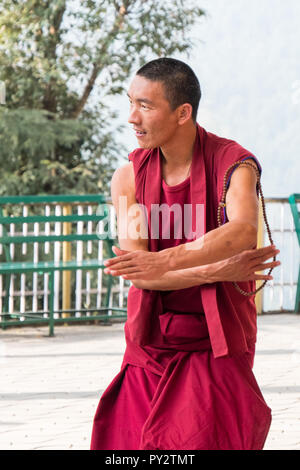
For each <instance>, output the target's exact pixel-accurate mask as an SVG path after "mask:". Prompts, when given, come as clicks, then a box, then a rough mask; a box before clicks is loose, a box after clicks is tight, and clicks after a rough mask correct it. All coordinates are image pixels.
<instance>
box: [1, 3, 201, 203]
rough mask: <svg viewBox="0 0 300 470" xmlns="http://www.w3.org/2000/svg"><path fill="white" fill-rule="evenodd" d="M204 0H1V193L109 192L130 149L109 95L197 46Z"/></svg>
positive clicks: (116, 92) (116, 93)
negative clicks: (160, 61)
mask: <svg viewBox="0 0 300 470" xmlns="http://www.w3.org/2000/svg"><path fill="white" fill-rule="evenodd" d="M203 14H204V12H203V10H202V9H200V8H199V7H198V6H197V0H185V1H182V0H172V1H170V0H81V1H78V0H2V2H1V5H0V80H2V81H4V82H5V84H6V106H5V107H3V106H2V107H0V162H1V168H2V171H1V174H0V183H1V184H0V194H36V193H41V192H47V193H54V194H55V193H65V192H68V193H72V192H73V193H84V192H99V191H100V192H103V191H106V190H107V188H108V183H109V181H110V178H111V174H112V171H113V169H114V167H115V165H116V161H117V159H118V157H119V156H120V154H121V153H122V152H124V151H125V149H122V148H120V145H119V144H118V145H117V142H116V137H115V134H116V131H117V132H119V131H121V130H122V128H121V126H118V127H117V128H116V117H117V113H116V111H114V110H113V109H111V107H110V106H109V98H110V97H112V96H115V95H118V94H120V93H122V92H123V91H124V83H125V81H126V79H127V78H128V76H130V74H131V73H132V72H133V70H134V69H136V68H137V67H138V66H140V65H141V64H142V63H144V62H145V61H146V60H147V58H148V57H149V56H152V57H153V56H154V57H160V56H172V55H173V54H175V53H177V52H179V53H181V52H185V51H189V49H190V48H191V46H192V41H191V39H190V38H189V33H190V31H191V27H192V26H193V25H194V24H195V22H196V21H197V20H198V18H199V17H200V16H202V15H203Z"/></svg>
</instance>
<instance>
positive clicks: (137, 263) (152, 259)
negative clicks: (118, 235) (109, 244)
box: [104, 246, 168, 280]
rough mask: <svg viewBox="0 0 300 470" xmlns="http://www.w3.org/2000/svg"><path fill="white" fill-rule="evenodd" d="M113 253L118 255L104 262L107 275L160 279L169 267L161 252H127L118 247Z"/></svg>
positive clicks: (132, 278)
mask: <svg viewBox="0 0 300 470" xmlns="http://www.w3.org/2000/svg"><path fill="white" fill-rule="evenodd" d="M113 252H114V253H115V255H117V256H116V257H115V258H110V259H108V260H106V261H104V264H105V266H106V268H105V269H104V272H105V274H111V275H112V276H122V277H123V278H124V279H129V280H136V279H145V280H150V279H159V278H160V276H162V275H163V274H164V273H165V272H167V271H168V267H167V265H166V263H165V260H164V258H163V256H162V255H161V254H160V252H151V251H145V250H136V251H126V250H121V249H120V248H118V247H117V246H114V247H113Z"/></svg>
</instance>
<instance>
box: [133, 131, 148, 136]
mask: <svg viewBox="0 0 300 470" xmlns="http://www.w3.org/2000/svg"><path fill="white" fill-rule="evenodd" d="M146 134H147V133H146V132H144V131H138V130H136V129H135V135H136V137H143V136H144V135H146Z"/></svg>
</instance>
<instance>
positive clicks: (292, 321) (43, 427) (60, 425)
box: [0, 314, 300, 450]
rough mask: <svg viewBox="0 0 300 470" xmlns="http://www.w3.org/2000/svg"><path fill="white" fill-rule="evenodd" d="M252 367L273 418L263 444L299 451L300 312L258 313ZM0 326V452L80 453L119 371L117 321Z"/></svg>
mask: <svg viewBox="0 0 300 470" xmlns="http://www.w3.org/2000/svg"><path fill="white" fill-rule="evenodd" d="M258 323H259V333H258V343H257V353H256V358H255V365H254V372H255V376H256V378H257V381H258V383H259V385H260V387H261V389H262V392H263V394H264V397H265V399H266V401H267V403H268V405H269V406H270V407H271V408H272V415H273V421H272V426H271V430H270V433H269V436H268V438H267V441H266V445H265V449H268V450H273V449H274V450H275V449H277V450H289V449H300V367H299V366H300V316H297V315H295V314H268V315H266V314H264V315H261V316H259V318H258ZM47 334H48V329H47V328H46V327H45V328H44V327H36V328H32V327H26V328H13V329H7V330H1V331H0V368H1V375H0V449H1V450H17V449H18V450H34V449H38V450H42V449H45V450H47V449H49V450H51V449H62V450H87V449H89V445H90V436H91V429H92V421H93V417H94V413H95V411H96V407H97V405H98V402H99V398H100V396H101V394H102V393H103V391H104V390H105V389H106V387H107V386H108V385H109V383H110V382H111V380H112V379H113V378H114V377H115V375H116V374H117V373H118V372H119V370H120V366H121V362H122V357H123V353H124V350H125V340H124V323H114V324H111V325H69V326H57V327H56V328H55V337H53V338H49V337H47Z"/></svg>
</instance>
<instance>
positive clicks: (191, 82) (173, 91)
mask: <svg viewBox="0 0 300 470" xmlns="http://www.w3.org/2000/svg"><path fill="white" fill-rule="evenodd" d="M136 75H140V76H142V77H144V78H147V79H148V80H152V81H159V82H162V83H163V85H164V89H165V94H166V99H167V100H168V102H169V104H170V106H171V109H172V111H174V110H175V109H176V108H178V106H180V105H182V104H184V103H189V104H190V105H191V106H192V108H193V111H192V118H193V121H194V122H196V119H197V112H198V107H199V103H200V99H201V88H200V83H199V80H198V78H197V77H196V75H195V73H194V72H193V70H192V69H191V67H190V66H189V65H187V64H185V63H184V62H182V61H181V60H177V59H172V58H169V57H161V58H159V59H155V60H151V61H150V62H148V63H146V64H145V65H143V66H142V67H141V68H140V69H139V70H138V71H137V73H136Z"/></svg>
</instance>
